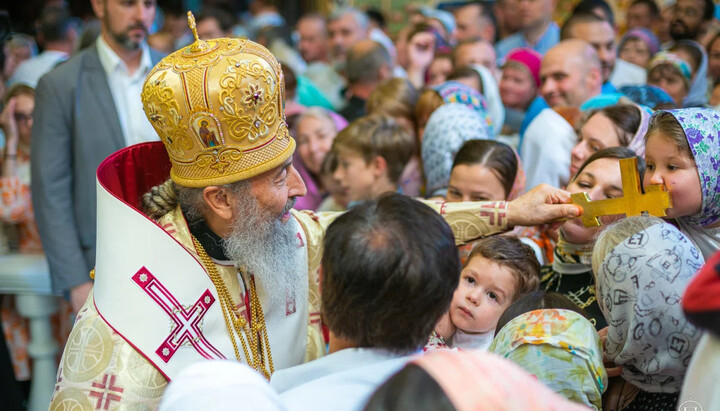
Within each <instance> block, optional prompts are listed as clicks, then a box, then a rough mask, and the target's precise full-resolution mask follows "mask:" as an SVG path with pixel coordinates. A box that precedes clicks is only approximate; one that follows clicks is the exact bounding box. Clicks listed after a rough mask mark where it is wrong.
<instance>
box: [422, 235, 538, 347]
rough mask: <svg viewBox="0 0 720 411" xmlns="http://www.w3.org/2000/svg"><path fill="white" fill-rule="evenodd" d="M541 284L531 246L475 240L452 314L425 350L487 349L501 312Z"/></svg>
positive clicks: (503, 240)
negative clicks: (448, 347) (446, 348)
mask: <svg viewBox="0 0 720 411" xmlns="http://www.w3.org/2000/svg"><path fill="white" fill-rule="evenodd" d="M539 284H540V263H538V261H537V258H536V257H535V253H534V252H533V251H532V249H531V248H530V247H529V246H527V245H525V244H523V243H522V242H520V240H518V239H517V238H515V237H510V236H495V237H488V238H485V239H483V240H481V241H478V242H477V243H476V245H475V248H474V249H473V251H472V252H471V253H470V257H469V258H468V261H467V263H466V264H465V266H464V268H463V270H462V273H461V274H460V284H459V285H458V288H457V289H456V290H455V294H454V295H453V299H452V303H450V310H449V311H448V312H447V313H446V314H445V315H444V316H443V318H442V319H441V320H440V322H439V323H438V325H437V326H436V327H435V331H434V332H433V333H432V335H431V336H430V339H429V341H428V343H427V344H426V346H425V350H426V351H429V350H433V349H437V348H445V347H447V346H450V347H454V348H463V349H481V350H486V349H487V348H488V346H489V345H490V343H491V342H492V339H493V336H494V335H495V327H496V326H497V323H498V320H499V319H500V316H501V315H502V313H503V312H504V311H505V309H506V308H508V306H510V304H512V303H513V302H514V301H515V300H517V299H518V298H520V297H521V296H523V295H524V294H526V293H529V292H532V291H534V290H536V289H537V288H538V285H539ZM446 341H447V343H446Z"/></svg>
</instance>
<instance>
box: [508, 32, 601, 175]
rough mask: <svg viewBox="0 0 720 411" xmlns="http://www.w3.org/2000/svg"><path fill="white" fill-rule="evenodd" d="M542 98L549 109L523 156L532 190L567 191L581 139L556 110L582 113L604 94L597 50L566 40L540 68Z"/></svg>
mask: <svg viewBox="0 0 720 411" xmlns="http://www.w3.org/2000/svg"><path fill="white" fill-rule="evenodd" d="M540 82H541V86H540V95H541V96H542V97H543V98H544V99H545V101H546V102H547V104H549V105H550V107H552V108H546V109H544V110H542V111H541V112H540V114H538V115H537V116H536V117H535V118H534V119H533V120H532V122H530V125H529V126H528V128H527V130H526V131H525V134H524V136H523V139H522V143H521V144H522V145H521V150H520V154H521V156H522V160H523V164H524V165H525V172H526V175H527V184H528V187H534V186H535V185H537V184H541V183H545V184H550V185H552V186H554V187H564V186H565V184H567V182H568V180H569V177H570V176H569V171H568V170H569V169H570V151H571V150H572V148H573V146H574V145H575V143H576V140H577V136H576V135H575V132H574V130H573V127H572V126H571V125H570V124H569V123H568V122H567V121H566V120H564V119H563V117H561V116H560V115H559V114H558V113H557V112H555V111H554V110H553V108H562V107H570V108H575V109H578V108H579V107H580V106H581V105H582V104H583V103H584V102H585V101H587V100H589V99H590V98H592V97H594V96H597V95H599V94H600V92H601V89H602V75H601V69H600V60H599V58H598V56H597V53H596V52H595V49H594V48H593V47H591V46H590V45H589V44H587V43H585V42H584V41H581V40H576V39H574V40H563V41H561V42H560V43H559V44H558V45H557V46H555V47H553V48H552V49H550V51H548V52H547V54H545V57H544V58H543V60H542V64H541V66H540Z"/></svg>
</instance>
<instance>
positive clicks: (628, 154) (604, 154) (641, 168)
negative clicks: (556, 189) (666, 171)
mask: <svg viewBox="0 0 720 411" xmlns="http://www.w3.org/2000/svg"><path fill="white" fill-rule="evenodd" d="M601 158H614V159H617V160H621V159H623V158H637V161H638V174H639V175H640V181H643V176H644V175H645V159H643V158H642V157H638V155H637V154H635V152H634V151H632V150H630V149H629V148H627V147H609V148H603V149H602V150H598V151H596V152H594V153H593V154H592V155H591V156H590V157H588V159H587V160H585V162H584V163H583V164H582V165H581V166H580V168H579V169H578V171H577V173H576V174H575V175H574V176H572V179H571V180H570V182H572V181H573V180H575V179H576V178H577V176H579V175H580V173H582V171H583V170H584V169H585V167H587V165H588V164H590V163H592V162H593V161H595V160H599V159H601Z"/></svg>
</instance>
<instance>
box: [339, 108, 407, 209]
mask: <svg viewBox="0 0 720 411" xmlns="http://www.w3.org/2000/svg"><path fill="white" fill-rule="evenodd" d="M332 150H333V151H334V152H335V153H336V154H337V157H338V165H337V168H336V169H335V173H334V175H333V177H334V178H335V179H336V180H338V181H339V182H340V185H341V187H342V190H343V191H344V192H346V193H347V195H348V196H349V200H350V202H351V205H352V203H353V202H359V201H366V200H371V199H373V198H376V197H378V196H379V195H380V194H384V193H387V192H393V191H397V190H398V181H399V179H400V176H401V175H402V172H403V170H404V168H405V166H406V165H407V163H408V161H410V159H411V158H412V156H413V155H414V154H415V153H416V152H417V148H416V145H415V139H414V138H413V137H412V136H411V135H410V133H408V132H407V130H405V128H404V127H402V126H401V125H400V124H398V123H397V122H396V121H395V120H393V119H392V118H390V117H385V116H369V117H362V118H359V119H357V120H355V121H353V122H352V123H351V124H350V125H349V126H348V127H347V128H346V129H344V130H343V131H341V132H340V133H339V134H338V135H337V137H336V138H335V141H333V146H332Z"/></svg>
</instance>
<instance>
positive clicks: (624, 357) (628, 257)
mask: <svg viewBox="0 0 720 411" xmlns="http://www.w3.org/2000/svg"><path fill="white" fill-rule="evenodd" d="M611 229H612V228H611ZM611 229H610V230H611ZM601 241H602V240H601ZM703 263H704V260H703V257H702V255H700V252H699V251H698V250H697V249H696V248H695V246H693V244H692V243H691V242H690V240H688V239H687V237H685V235H683V234H682V233H681V232H680V231H679V230H678V229H677V228H675V227H674V226H673V225H671V224H668V223H665V222H662V223H659V224H655V225H653V226H651V227H649V228H646V229H644V230H642V231H639V232H637V233H635V234H633V235H632V236H630V237H628V238H626V239H625V240H624V241H623V242H622V243H620V244H618V245H617V246H615V248H613V249H612V250H611V251H610V253H608V254H607V255H606V256H605V258H604V259H603V261H602V264H601V265H600V267H598V270H597V273H596V275H597V276H596V282H597V287H596V292H597V300H598V303H599V305H600V309H601V310H602V312H603V314H604V315H605V318H606V319H607V322H608V324H609V328H608V334H607V340H606V341H605V357H606V358H607V359H608V360H610V361H613V362H614V363H615V364H616V365H619V366H623V374H622V375H623V378H624V379H625V380H626V381H628V382H630V383H631V384H633V385H635V386H637V387H639V388H640V389H642V390H644V391H647V392H655V393H659V392H663V393H676V392H679V391H680V388H681V386H682V382H683V378H684V376H685V371H686V369H687V365H688V363H689V361H690V357H691V356H692V353H693V350H694V348H695V346H696V345H697V342H698V340H699V339H700V335H701V332H700V331H699V330H698V329H697V328H696V327H695V326H693V325H692V324H690V322H688V320H687V319H686V318H685V315H684V314H683V311H682V307H681V305H680V300H681V296H682V294H683V290H684V289H685V287H687V285H688V283H689V282H690V280H691V279H692V277H693V276H694V275H695V273H696V272H697V270H698V269H699V268H700V267H701V266H702V265H703Z"/></svg>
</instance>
